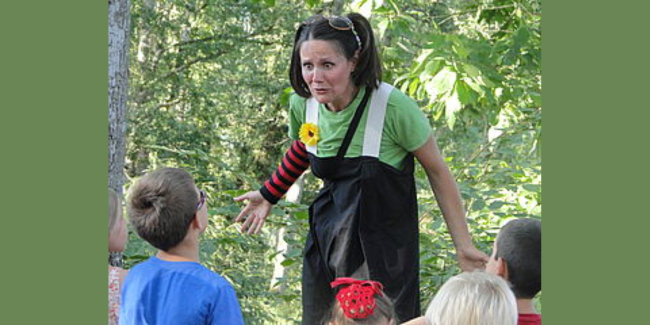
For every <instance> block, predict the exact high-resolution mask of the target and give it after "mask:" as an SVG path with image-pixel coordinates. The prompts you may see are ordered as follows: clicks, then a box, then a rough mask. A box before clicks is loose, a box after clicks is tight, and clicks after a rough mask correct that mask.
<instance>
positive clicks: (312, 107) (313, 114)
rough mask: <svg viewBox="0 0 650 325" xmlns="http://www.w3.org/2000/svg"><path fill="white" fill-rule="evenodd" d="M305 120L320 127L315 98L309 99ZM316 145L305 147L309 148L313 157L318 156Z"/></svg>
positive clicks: (308, 150)
mask: <svg viewBox="0 0 650 325" xmlns="http://www.w3.org/2000/svg"><path fill="white" fill-rule="evenodd" d="M305 115H306V116H305V119H306V122H307V123H312V124H314V125H318V102H317V101H316V99H314V97H310V98H309V99H307V112H306V114H305ZM316 145H317V144H315V145H313V146H308V145H305V147H306V148H307V152H310V153H311V154H313V155H316V152H317V149H316Z"/></svg>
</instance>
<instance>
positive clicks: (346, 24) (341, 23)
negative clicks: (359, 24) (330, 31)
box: [303, 16, 361, 50]
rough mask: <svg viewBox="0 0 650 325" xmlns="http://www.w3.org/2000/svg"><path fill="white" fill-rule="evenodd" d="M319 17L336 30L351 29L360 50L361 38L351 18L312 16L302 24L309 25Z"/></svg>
mask: <svg viewBox="0 0 650 325" xmlns="http://www.w3.org/2000/svg"><path fill="white" fill-rule="evenodd" d="M320 19H326V20H327V22H328V23H329V25H330V27H332V28H334V29H336V30H340V31H346V30H350V31H352V34H354V38H355V39H356V40H357V45H359V50H361V38H359V34H357V31H356V30H355V29H354V23H352V20H351V19H350V18H348V17H345V16H330V17H325V16H314V17H311V18H308V19H307V20H305V21H304V22H303V25H310V24H312V23H314V22H315V21H317V20H320Z"/></svg>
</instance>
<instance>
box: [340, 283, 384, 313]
mask: <svg viewBox="0 0 650 325" xmlns="http://www.w3.org/2000/svg"><path fill="white" fill-rule="evenodd" d="M330 285H331V286H332V288H336V287H338V286H345V287H343V288H341V290H340V291H339V293H337V294H336V300H338V301H339V303H340V304H341V308H342V309H343V313H344V314H345V316H346V317H347V318H353V319H360V318H367V317H368V316H370V315H372V314H373V313H374V312H375V307H376V303H375V294H379V295H380V296H383V292H382V290H384V286H383V285H382V284H381V283H379V282H377V281H361V280H357V279H353V278H338V279H336V280H334V281H333V282H332V283H330Z"/></svg>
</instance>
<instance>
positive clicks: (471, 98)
mask: <svg viewBox="0 0 650 325" xmlns="http://www.w3.org/2000/svg"><path fill="white" fill-rule="evenodd" d="M456 91H457V92H458V99H459V100H460V102H461V103H462V104H463V105H468V104H472V103H474V102H475V101H476V93H475V92H474V91H473V90H472V89H471V88H470V87H469V86H467V84H466V83H465V82H464V81H462V80H458V81H457V82H456Z"/></svg>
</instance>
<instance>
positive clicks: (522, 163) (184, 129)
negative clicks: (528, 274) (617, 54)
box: [125, 0, 542, 324]
mask: <svg viewBox="0 0 650 325" xmlns="http://www.w3.org/2000/svg"><path fill="white" fill-rule="evenodd" d="M335 3H336V1H319V0H313V1H304V2H302V1H290V0H274V1H269V0H264V1H262V0H257V1H255V0H250V1H234V0H227V1H216V0H203V1H196V0H174V1H170V0H156V1H154V0H133V1H132V11H131V12H132V38H131V40H132V43H131V50H132V53H131V66H130V69H131V76H130V102H129V110H130V112H129V114H130V116H129V124H128V148H127V164H126V166H127V173H128V175H129V176H130V177H138V176H140V175H142V174H143V173H144V172H146V171H148V170H152V169H155V168H158V167H160V166H177V167H182V168H185V169H187V170H188V171H190V172H191V173H193V175H195V177H196V179H197V184H198V185H199V186H200V187H201V188H203V189H204V190H205V191H206V192H207V193H208V197H209V206H210V207H211V208H212V210H211V211H210V214H211V216H212V219H211V224H210V227H209V228H208V230H207V231H206V233H205V234H204V236H203V240H202V246H201V258H202V262H203V263H204V264H205V265H206V266H208V267H209V268H211V269H213V270H215V271H217V272H218V273H220V274H221V275H223V276H224V277H226V278H227V279H229V280H230V281H231V282H232V283H233V284H234V285H235V288H236V290H237V293H238V296H239V299H240V302H241V305H242V308H243V311H244V316H245V318H246V323H247V324H298V323H299V320H300V314H301V305H300V274H301V268H302V249H303V246H304V241H305V238H306V235H307V229H308V221H307V219H308V216H307V206H306V205H304V204H290V203H286V202H284V201H281V202H280V204H278V205H277V206H276V207H275V208H274V209H273V212H272V215H271V216H270V217H269V219H268V221H267V224H266V225H265V227H264V228H263V231H262V233H261V234H260V235H257V236H248V235H245V234H241V233H240V232H239V226H238V225H234V224H233V220H234V218H235V217H236V216H237V214H238V213H239V211H240V209H241V205H240V204H235V202H233V200H232V198H233V197H234V196H237V195H240V194H242V193H244V192H245V191H246V190H248V189H256V188H258V186H259V185H260V184H261V183H262V182H263V181H264V179H265V178H266V177H267V176H268V175H270V173H271V172H272V171H273V170H274V169H275V167H276V166H277V164H278V163H279V161H280V159H281V156H282V154H283V153H284V150H285V149H286V147H287V145H288V137H287V136H286V133H287V127H286V125H287V113H286V111H287V107H288V95H289V91H290V85H289V82H288V65H289V57H290V51H291V46H292V40H293V36H294V35H293V33H294V30H295V27H296V26H297V24H298V23H299V22H300V21H301V20H302V19H304V18H306V17H308V16H310V15H312V14H314V13H317V12H325V13H328V12H332V10H334V6H335ZM343 11H344V12H347V11H360V12H362V13H363V14H365V15H366V16H368V17H370V18H371V23H372V25H373V27H374V30H375V31H376V34H377V38H378V43H379V44H380V50H381V55H382V59H383V64H384V67H385V74H384V80H385V81H386V82H389V83H392V84H394V85H396V86H397V87H399V88H401V89H402V91H404V92H405V93H406V94H408V95H409V96H411V97H412V98H413V99H415V100H416V101H417V102H418V103H419V104H420V105H421V107H422V108H423V110H424V111H425V113H426V114H427V116H428V117H429V118H430V120H431V123H432V127H433V129H434V132H435V136H436V139H437V140H438V143H439V146H440V147H441V149H442V150H443V152H444V154H445V156H446V157H447V161H448V165H449V167H450V169H451V170H452V172H453V173H454V175H455V176H456V178H457V181H458V184H459V187H460V191H461V194H462V196H463V199H464V202H465V205H466V209H467V214H468V222H469V225H470V229H471V231H472V234H473V236H474V240H475V243H476V244H477V245H478V247H479V249H481V250H483V251H485V252H486V253H489V252H490V251H491V245H492V242H493V240H494V238H495V235H496V233H497V232H498V229H499V228H500V226H501V225H502V224H503V223H504V222H506V221H507V220H509V219H510V218H518V217H533V218H541V203H542V202H541V167H540V166H541V139H542V138H541V2H540V1H536V0H495V1H466V0H450V1H439V2H431V1H427V0H407V1H399V2H398V1H394V0H383V1H378V0H361V1H354V2H353V3H352V4H349V5H345V6H344V7H343ZM415 176H416V180H417V184H418V202H419V208H420V233H421V237H420V248H421V249H420V251H421V266H422V267H421V288H422V300H423V304H426V303H427V302H428V301H429V299H430V298H431V297H432V296H433V295H434V294H435V292H436V291H437V289H438V288H439V286H440V285H441V284H442V283H444V281H445V280H446V279H447V278H449V277H450V276H452V275H454V274H456V273H457V272H458V267H457V264H456V262H455V256H454V249H453V243H452V241H451V238H450V236H449V233H448V231H447V229H446V226H445V223H444V221H443V219H442V215H441V213H440V210H439V208H438V207H437V204H436V201H435V198H434V196H433V194H432V193H431V190H430V186H429V184H428V180H427V178H426V174H425V173H424V171H423V170H422V169H421V168H418V169H417V170H416V175H415ZM127 185H128V184H127ZM319 186H320V181H319V180H317V179H316V178H315V177H313V176H311V175H309V174H308V175H307V178H306V181H305V192H304V195H303V198H302V202H311V201H312V200H313V198H314V196H315V193H316V191H317V189H318V188H319ZM280 229H284V235H283V238H284V240H285V241H286V242H287V244H288V249H287V251H286V252H278V251H277V250H276V243H277V240H278V239H277V234H278V232H279V230H280ZM153 253H154V250H153V249H152V248H151V247H149V246H148V245H147V244H146V243H144V242H142V241H141V240H140V239H138V238H137V236H135V235H133V234H132V235H131V242H130V243H129V246H128V248H127V251H126V253H125V257H126V262H127V265H128V266H132V265H133V264H135V263H137V262H139V261H142V260H143V259H146V258H148V256H150V255H151V254H153ZM278 254H283V256H284V261H283V262H282V266H284V268H285V272H284V276H283V277H282V278H280V279H278V281H277V282H275V284H274V286H273V287H271V278H272V274H273V268H274V257H276V256H277V255H278Z"/></svg>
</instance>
